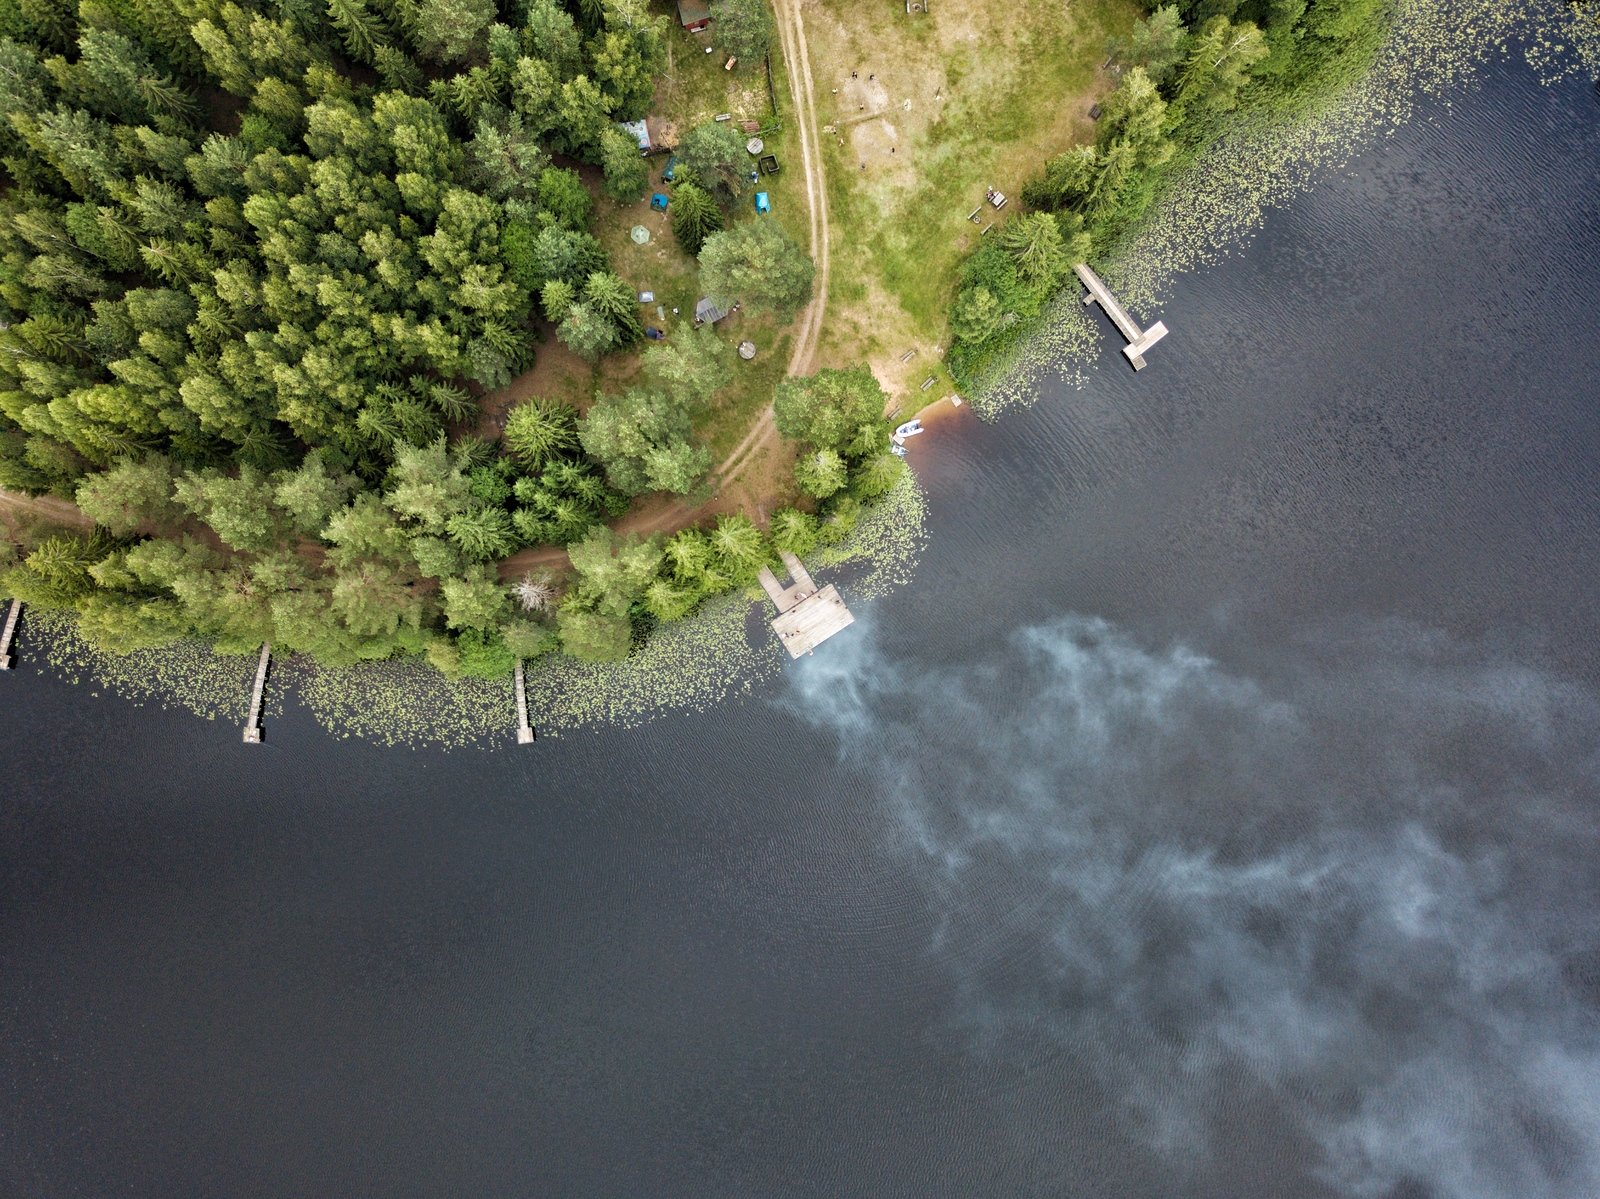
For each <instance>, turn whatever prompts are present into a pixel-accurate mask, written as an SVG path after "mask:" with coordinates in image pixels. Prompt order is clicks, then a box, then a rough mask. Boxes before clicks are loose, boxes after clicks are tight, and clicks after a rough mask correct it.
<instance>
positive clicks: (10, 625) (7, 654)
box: [0, 599, 22, 670]
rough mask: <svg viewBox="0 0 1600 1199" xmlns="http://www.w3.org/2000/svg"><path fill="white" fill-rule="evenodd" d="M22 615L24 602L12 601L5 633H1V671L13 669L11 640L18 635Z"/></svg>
mask: <svg viewBox="0 0 1600 1199" xmlns="http://www.w3.org/2000/svg"><path fill="white" fill-rule="evenodd" d="M21 615H22V601H21V600H19V599H14V600H12V601H11V610H10V611H9V612H7V613H6V627H5V631H4V632H0V670H10V669H11V666H12V661H11V640H12V638H14V637H15V636H16V635H17V618H18V617H20V616H21Z"/></svg>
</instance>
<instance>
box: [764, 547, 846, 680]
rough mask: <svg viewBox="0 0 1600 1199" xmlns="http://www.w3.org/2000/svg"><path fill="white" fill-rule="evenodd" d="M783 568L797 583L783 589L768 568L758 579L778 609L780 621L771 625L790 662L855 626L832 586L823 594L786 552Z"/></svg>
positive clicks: (804, 570)
mask: <svg viewBox="0 0 1600 1199" xmlns="http://www.w3.org/2000/svg"><path fill="white" fill-rule="evenodd" d="M782 557H783V565H784V567H785V568H786V569H787V570H788V572H789V577H790V578H791V579H793V580H794V583H793V584H792V585H791V586H789V587H784V586H783V585H782V584H780V583H779V582H778V579H777V576H775V575H774V574H773V573H772V571H770V570H769V569H767V568H766V567H765V566H763V567H762V568H761V571H760V573H759V574H758V575H757V576H756V577H757V578H758V579H760V580H761V586H762V588H763V589H764V590H765V591H766V593H767V596H768V598H770V599H771V600H772V602H773V603H774V604H776V605H777V608H778V617H777V619H776V620H774V621H773V622H772V631H773V632H775V633H776V634H778V640H779V641H781V642H783V648H784V649H786V650H788V651H789V656H790V657H791V658H798V657H799V656H800V655H801V654H809V653H810V652H811V651H812V650H814V649H815V648H816V647H817V646H819V645H821V644H822V643H823V642H824V641H826V640H827V639H828V638H829V637H832V636H833V635H834V634H835V633H837V632H838V631H839V630H840V629H843V628H846V627H847V626H849V625H852V624H854V623H855V620H856V618H855V617H854V616H852V615H850V609H849V608H847V607H845V606H844V600H842V599H841V598H839V593H838V591H836V590H835V589H834V586H833V584H832V583H829V584H828V585H827V586H826V587H824V588H822V589H821V590H820V591H819V590H818V589H817V584H816V583H815V581H813V579H812V578H811V575H810V573H809V572H808V571H807V570H806V568H805V567H804V566H802V565H801V564H800V559H799V558H796V557H795V556H794V555H793V554H791V553H789V552H788V551H787V550H784V551H782Z"/></svg>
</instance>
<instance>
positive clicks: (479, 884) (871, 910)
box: [0, 67, 1600, 1199]
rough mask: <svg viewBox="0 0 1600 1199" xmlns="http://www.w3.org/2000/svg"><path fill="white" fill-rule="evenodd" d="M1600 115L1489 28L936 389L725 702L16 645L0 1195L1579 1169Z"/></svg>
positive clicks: (702, 1188)
mask: <svg viewBox="0 0 1600 1199" xmlns="http://www.w3.org/2000/svg"><path fill="white" fill-rule="evenodd" d="M1597 115H1600V113H1597V105H1596V100H1595V97H1594V93H1593V91H1592V90H1591V89H1590V88H1588V87H1586V86H1582V85H1579V84H1572V85H1568V86H1559V87H1548V88H1547V87H1543V86H1540V85H1539V84H1537V83H1536V82H1535V81H1534V80H1533V79H1532V78H1531V77H1530V76H1529V75H1528V74H1527V72H1525V71H1523V70H1520V69H1517V68H1513V67H1507V68H1503V69H1496V70H1493V71H1491V72H1489V73H1488V74H1487V75H1486V76H1485V78H1484V79H1483V81H1482V83H1481V86H1480V87H1477V88H1474V89H1473V90H1470V91H1464V92H1462V93H1458V94H1457V95H1456V96H1455V97H1454V104H1453V106H1444V105H1432V106H1425V107H1424V108H1423V109H1421V110H1420V111H1419V113H1418V115H1417V118H1416V119H1415V120H1414V121H1413V122H1412V123H1410V124H1409V125H1407V126H1405V127H1403V128H1402V129H1401V130H1400V131H1399V132H1398V134H1397V135H1396V136H1394V137H1393V138H1392V139H1389V140H1387V141H1385V142H1383V143H1381V144H1379V145H1377V146H1375V147H1373V148H1372V149H1371V150H1370V152H1369V153H1367V154H1365V155H1364V156H1363V157H1362V158H1360V160H1359V161H1357V162H1356V163H1354V164H1353V165H1352V167H1351V168H1350V169H1349V170H1347V171H1344V172H1341V173H1339V174H1337V175H1336V176H1334V177H1331V178H1329V179H1327V180H1326V181H1325V182H1323V183H1321V184H1320V185H1319V186H1318V187H1317V188H1316V189H1315V190H1314V191H1312V192H1311V193H1310V194H1308V195H1306V196H1304V197H1302V198H1301V199H1299V200H1297V201H1296V202H1295V203H1294V204H1293V206H1292V207H1291V208H1290V209H1288V210H1287V211H1282V212H1278V213H1275V214H1272V215H1271V216H1270V217H1269V219H1268V221H1267V224H1266V227H1265V228H1264V229H1263V231H1262V232H1261V234H1260V235H1259V236H1258V237H1257V238H1256V239H1255V240H1254V241H1253V242H1252V243H1251V244H1250V245H1249V246H1247V247H1245V248H1244V249H1242V250H1241V251H1240V252H1239V253H1237V254H1235V255H1234V256H1233V257H1231V258H1230V259H1228V260H1227V261H1225V262H1222V263H1220V264H1218V265H1216V266H1215V267H1214V268H1211V269H1208V270H1206V271H1205V272H1203V273H1200V274H1196V275H1193V276H1191V277H1188V278H1186V279H1184V280H1181V281H1180V282H1179V283H1178V284H1177V286H1176V287H1175V288H1174V290H1173V292H1172V294H1171V295H1170V296H1169V297H1168V298H1167V300H1166V301H1165V303H1164V304H1163V307H1162V310H1161V313H1160V315H1161V317H1162V318H1163V319H1164V320H1165V321H1166V322H1167V324H1168V325H1169V326H1170V327H1171V328H1172V330H1173V333H1172V335H1171V336H1170V337H1168V338H1167V340H1166V341H1164V342H1163V343H1162V344H1161V345H1160V346H1159V347H1157V349H1156V350H1155V351H1154V352H1153V353H1152V355H1151V367H1150V369H1148V370H1146V371H1144V372H1142V373H1141V374H1139V375H1138V376H1134V375H1133V374H1132V373H1131V372H1128V371H1126V370H1124V369H1123V368H1122V367H1121V366H1120V362H1121V357H1120V355H1118V354H1117V353H1116V347H1118V346H1120V344H1121V343H1120V340H1118V339H1117V338H1116V337H1115V335H1114V333H1113V332H1112V331H1111V330H1110V327H1109V325H1106V326H1104V329H1105V332H1106V335H1107V336H1106V343H1105V352H1104V355H1103V357H1102V359H1101V362H1100V366H1099V369H1098V370H1097V371H1096V372H1095V373H1094V374H1093V377H1092V379H1091V381H1090V383H1089V385H1088V386H1087V387H1086V388H1085V389H1083V390H1082V391H1073V390H1067V389H1062V391H1061V393H1060V394H1054V395H1050V396H1047V397H1046V398H1045V399H1044V400H1043V401H1042V402H1041V403H1040V404H1038V405H1037V406H1035V407H1034V408H1032V409H1030V410H1028V411H1026V412H1014V413H1012V414H1010V415H1008V416H1007V417H1006V418H1005V419H1004V420H1003V421H1002V422H1001V423H1000V424H998V425H996V426H980V425H978V424H977V423H976V422H973V421H970V420H967V419H958V420H955V421H950V422H946V423H944V424H943V425H941V426H940V427H939V428H938V430H937V431H935V432H934V433H932V434H930V435H929V436H926V437H923V438H920V439H918V440H917V441H916V442H915V443H914V445H915V451H914V453H913V462H914V463H915V465H916V467H917V469H918V471H919V473H920V475H921V478H922V479H923V481H924V483H925V485H926V487H927V489H928V492H929V500H930V507H931V533H932V543H931V547H930V549H929V552H928V553H927V555H926V557H925V559H924V561H923V563H922V566H921V568H920V571H919V574H918V577H917V581H916V585H915V586H914V587H913V588H909V589H906V590H904V591H902V592H900V593H899V594H897V595H895V596H893V597H892V598H890V599H888V600H886V601H883V602H881V603H878V604H876V605H871V606H867V607H865V608H863V609H862V610H861V615H862V616H863V619H862V620H861V622H860V623H859V624H858V625H857V626H856V627H855V628H854V629H852V630H850V631H849V632H848V633H846V634H845V635H843V636H841V637H840V638H838V639H837V640H836V641H834V642H832V643H830V644H829V645H828V646H827V647H826V649H825V650H824V651H821V652H819V653H818V654H817V655H816V657H815V658H813V659H808V660H807V661H805V662H804V663H801V664H800V665H798V666H796V667H794V668H791V669H790V670H789V671H788V674H787V677H786V679H785V681H783V682H782V683H780V684H777V685H774V686H772V687H770V688H768V689H767V690H766V691H765V692H764V693H762V694H760V695H758V696H757V697H756V698H754V699H752V700H749V701H746V702H744V703H742V704H734V705H731V706H729V707H727V708H725V709H723V710H720V711H716V712H712V713H707V714H704V715H675V716H671V717H669V718H666V719H663V720H661V721H659V722H657V723H655V724H652V725H650V726H649V727H647V728H644V729H642V730H637V731H630V732H621V731H603V732H599V733H595V734H585V735H573V736H563V737H561V738H559V739H555V740H548V739H547V740H542V741H540V742H539V743H538V744H537V746H535V747H533V748H532V749H530V750H524V751H507V752H499V753H492V754H491V753H481V752H476V751H469V752H460V751H458V752H454V753H440V752H415V753H414V752H409V751H388V750H382V749H378V748H373V747H371V746H366V745H363V744H360V743H354V742H347V741H332V740H329V739H328V738H327V737H325V736H324V735H323V734H322V733H321V732H320V731H319V730H318V729H317V727H316V726H315V725H314V724H313V723H312V722H311V721H310V719H309V718H308V717H307V716H306V715H305V714H304V713H301V712H298V711H291V712H290V714H289V715H288V716H287V717H285V718H284V719H281V720H276V721H274V722H272V724H271V726H270V728H269V730H268V736H269V743H268V745H266V746H264V747H261V748H259V749H257V748H245V747H243V746H241V745H240V744H239V743H238V732H237V730H236V729H233V728H231V727H227V726H223V725H212V724H207V723H204V722H199V721H196V720H194V719H192V718H190V717H188V716H186V715H183V714H180V713H176V712H162V711H160V710H152V709H149V708H143V709H140V708H134V707H132V706H130V705H128V704H126V703H123V702H122V701H120V700H116V699H111V698H104V697H102V698H98V699H96V698H91V696H90V694H89V688H87V687H72V686H70V685H68V684H66V683H63V682H60V681H58V680H56V679H54V678H53V677H50V676H40V675H37V674H35V673H33V672H32V671H25V672H19V673H17V674H13V675H10V676H6V677H4V679H3V680H0V763H3V764H4V771H5V773H4V782H3V784H0V787H3V795H0V1193H4V1194H6V1195H18V1196H30V1197H32V1196H39V1197H44V1196H50V1197H52V1199H53V1197H57V1196H79V1195H82V1196H101V1195H128V1196H165V1197H181V1196H219V1195H246V1194H248V1195H263V1196H345V1195H350V1196H367V1195H371V1196H418V1197H424V1196H426V1197H435V1196H442V1195H461V1196H479V1195H482V1196H502V1195H503V1196H522V1195H527V1196H685V1197H689V1196H695V1197H711V1196H729V1197H733V1196H777V1195H794V1196H842V1195H852V1196H854V1195H860V1196H885V1197H887V1196H907V1197H919V1199H922V1197H932V1196H970V1195H1040V1196H1044V1195H1049V1196H1129V1197H1133V1196H1141V1197H1142V1196H1166V1195H1179V1194H1181V1195H1184V1196H1194V1197H1200V1196H1218V1197H1221V1196H1229V1197H1238V1196H1262V1197H1266V1196H1319V1195H1340V1194H1348V1195H1354V1196H1374V1197H1393V1199H1400V1197H1402V1196H1403V1197H1407V1199H1421V1197H1424V1196H1439V1197H1443V1196H1507V1197H1511V1196H1516V1197H1519V1199H1522V1197H1529V1196H1573V1197H1577V1196H1589V1195H1594V1194H1596V1193H1600V1021H1597V1011H1600V855H1597V852H1596V851H1597V849H1600V844H1597V842H1600V836H1597V831H1600V755H1597V750H1596V733H1597V730H1600V698H1597V697H1600V614H1597V609H1596V603H1595V598H1596V594H1595V593H1596V586H1595V585H1596V580H1597V575H1600V570H1597V568H1600V411H1597V387H1596V381H1597V380H1600V337H1596V336H1595V332H1594V330H1595V327H1596V320H1597V317H1600V294H1597V287H1596V281H1597V278H1600V274H1597V270H1596V268H1597V259H1600V153H1597V152H1600V122H1597V119H1596V118H1597ZM24 648H26V647H24Z"/></svg>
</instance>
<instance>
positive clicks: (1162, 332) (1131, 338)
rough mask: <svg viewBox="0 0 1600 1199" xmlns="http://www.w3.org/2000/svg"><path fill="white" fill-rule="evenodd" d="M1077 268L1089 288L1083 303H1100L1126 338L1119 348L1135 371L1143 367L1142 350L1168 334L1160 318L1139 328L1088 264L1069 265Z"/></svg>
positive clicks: (1086, 304) (1085, 304)
mask: <svg viewBox="0 0 1600 1199" xmlns="http://www.w3.org/2000/svg"><path fill="white" fill-rule="evenodd" d="M1072 269H1073V270H1075V271H1077V272H1078V278H1080V279H1082V280H1083V285H1084V286H1085V287H1087V288H1088V289H1089V294H1088V295H1087V296H1085V297H1084V298H1083V303H1084V306H1085V307H1087V306H1088V305H1090V304H1099V305H1100V307H1101V308H1102V309H1104V310H1105V314H1106V315H1107V316H1109V317H1110V318H1111V323H1112V324H1113V325H1115V326H1116V327H1117V328H1118V329H1121V330H1122V336H1124V337H1126V338H1127V339H1128V344H1127V345H1125V346H1123V347H1122V352H1123V353H1124V354H1126V355H1127V357H1128V361H1129V362H1131V363H1133V369H1134V370H1136V371H1139V370H1143V369H1144V352H1145V351H1146V350H1148V349H1149V348H1150V347H1151V346H1153V345H1155V344H1156V342H1158V341H1160V340H1161V339H1162V338H1163V337H1165V336H1166V335H1167V327H1166V326H1165V325H1163V324H1162V323H1161V322H1160V321H1157V322H1156V323H1155V324H1153V325H1151V326H1150V327H1149V328H1148V329H1140V328H1139V322H1138V321H1136V320H1134V319H1133V318H1132V317H1131V316H1129V315H1128V310H1127V309H1126V308H1124V307H1123V306H1122V305H1121V304H1119V303H1117V297H1116V296H1114V295H1112V294H1111V289H1110V288H1109V287H1107V286H1106V285H1105V284H1104V283H1103V282H1102V281H1101V279H1100V276H1099V275H1097V274H1095V273H1094V272H1093V271H1092V270H1090V269H1089V264H1088V263H1086V262H1080V263H1079V264H1078V265H1077V266H1075V267H1073V268H1072Z"/></svg>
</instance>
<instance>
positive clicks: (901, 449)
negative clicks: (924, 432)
mask: <svg viewBox="0 0 1600 1199" xmlns="http://www.w3.org/2000/svg"><path fill="white" fill-rule="evenodd" d="M889 452H890V453H891V454H893V455H895V456H896V457H897V458H904V457H905V456H906V447H905V446H903V445H901V444H900V443H899V442H896V443H895V444H894V445H892V446H890V447H889Z"/></svg>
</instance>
